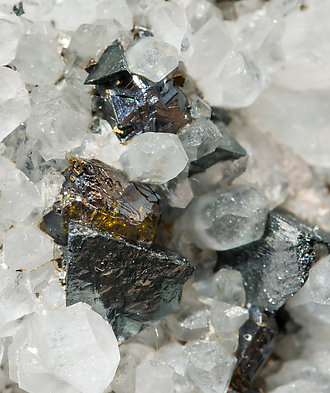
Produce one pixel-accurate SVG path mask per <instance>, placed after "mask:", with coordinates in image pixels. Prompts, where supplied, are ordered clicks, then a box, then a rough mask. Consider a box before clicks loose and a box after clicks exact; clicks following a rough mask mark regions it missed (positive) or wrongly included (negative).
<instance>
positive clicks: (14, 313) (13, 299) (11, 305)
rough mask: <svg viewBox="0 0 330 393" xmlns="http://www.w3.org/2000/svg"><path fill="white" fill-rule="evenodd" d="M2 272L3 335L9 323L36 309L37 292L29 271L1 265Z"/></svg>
mask: <svg viewBox="0 0 330 393" xmlns="http://www.w3.org/2000/svg"><path fill="white" fill-rule="evenodd" d="M0 274H1V284H0V300H1V302H0V335H1V336H2V331H3V329H5V328H6V326H8V324H10V323H12V322H13V321H16V320H18V319H19V318H22V317H23V316H24V315H28V314H30V313H32V312H33V311H34V309H35V294H34V293H33V289H32V285H31V281H30V279H29V276H28V273H27V272H15V271H13V270H10V269H8V268H5V267H4V266H3V265H0ZM5 336H8V334H5Z"/></svg>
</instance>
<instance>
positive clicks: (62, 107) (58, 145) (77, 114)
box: [26, 87, 91, 160]
mask: <svg viewBox="0 0 330 393" xmlns="http://www.w3.org/2000/svg"><path fill="white" fill-rule="evenodd" d="M34 92H35V94H36V101H35V103H34V105H33V106H32V114H31V116H30V118H29V119H28V121H27V129H26V132H27V134H28V135H29V136H31V137H33V138H38V139H39V140H40V143H41V148H40V154H41V155H42V157H43V158H44V160H50V159H52V158H65V156H66V153H67V151H68V150H71V149H74V148H77V147H78V146H80V145H81V143H82V142H83V140H84V138H85V137H86V136H87V131H88V127H89V124H90V122H91V113H90V107H86V106H84V105H81V103H80V102H79V101H77V99H76V90H75V89H74V87H72V88H71V87H68V88H67V89H66V90H65V91H61V90H59V89H58V88H56V87H53V88H51V89H50V88H47V89H46V91H45V90H42V89H41V88H36V89H35V91H34ZM83 97H84V96H83ZM81 100H83V98H81Z"/></svg>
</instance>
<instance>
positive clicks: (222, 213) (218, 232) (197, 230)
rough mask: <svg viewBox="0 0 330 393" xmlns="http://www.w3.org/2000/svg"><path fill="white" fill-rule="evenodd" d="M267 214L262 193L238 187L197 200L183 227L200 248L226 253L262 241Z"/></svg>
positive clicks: (186, 216)
mask: <svg viewBox="0 0 330 393" xmlns="http://www.w3.org/2000/svg"><path fill="white" fill-rule="evenodd" d="M267 213H268V202H267V200H266V198H265V197H264V196H263V195H262V194H260V193H259V192H258V191H257V190H256V189H254V188H252V187H247V186H236V187H233V188H229V189H227V190H225V191H219V192H215V193H210V194H205V195H202V196H200V197H198V198H196V199H195V200H194V201H193V202H192V203H191V204H190V205H189V208H188V209H187V211H186V212H185V215H184V225H185V227H186V228H187V230H188V231H189V232H190V233H191V236H192V238H193V240H194V241H195V243H196V244H197V245H198V246H199V247H201V248H208V249H211V250H227V249H230V248H235V247H239V246H241V245H243V244H247V243H251V242H253V241H255V240H258V239H260V238H261V237H262V235H263V234H264V230H265V225H266V221H267Z"/></svg>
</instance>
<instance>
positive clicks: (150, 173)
mask: <svg viewBox="0 0 330 393" xmlns="http://www.w3.org/2000/svg"><path fill="white" fill-rule="evenodd" d="M187 162H188V158H187V155H186V153H185V151H184V149H183V147H182V144H181V142H180V139H179V138H178V136H176V135H174V134H165V133H155V132H147V133H145V134H141V135H137V136H136V137H135V138H134V139H133V140H132V141H130V142H129V144H128V146H127V148H126V150H125V151H124V153H123V154H122V155H121V157H120V163H121V165H122V167H123V169H124V171H125V172H126V173H127V174H128V176H129V178H130V179H131V180H138V181H142V182H146V183H154V184H161V183H165V182H167V181H169V180H171V179H173V178H174V177H175V176H177V175H178V174H179V173H180V172H182V171H183V169H184V168H185V166H186V164H187Z"/></svg>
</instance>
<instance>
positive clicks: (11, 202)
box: [0, 156, 42, 228]
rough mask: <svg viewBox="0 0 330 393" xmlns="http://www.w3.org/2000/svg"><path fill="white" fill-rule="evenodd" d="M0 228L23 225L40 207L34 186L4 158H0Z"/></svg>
mask: <svg viewBox="0 0 330 393" xmlns="http://www.w3.org/2000/svg"><path fill="white" fill-rule="evenodd" d="M0 191H1V193H0V226H3V227H5V228H6V227H9V226H10V225H12V224H19V223H23V222H24V221H25V220H27V219H28V217H29V215H30V214H31V213H32V212H33V211H34V210H38V209H39V208H40V207H41V206H42V202H41V198H40V194H39V192H38V190H37V188H36V186H35V185H34V184H33V183H32V182H31V181H30V180H29V179H28V178H27V177H26V176H25V175H24V174H23V173H22V172H21V171H20V170H18V169H17V168H16V167H15V165H14V164H13V163H12V162H11V161H9V160H8V159H7V158H5V157H1V156H0Z"/></svg>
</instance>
